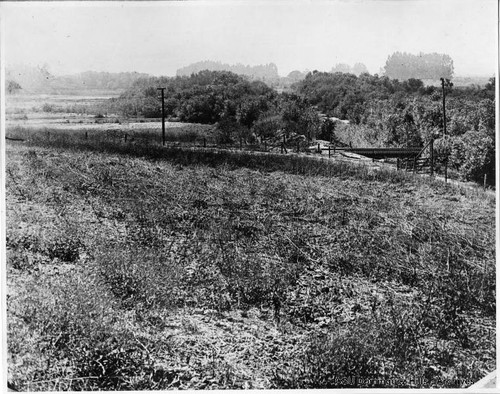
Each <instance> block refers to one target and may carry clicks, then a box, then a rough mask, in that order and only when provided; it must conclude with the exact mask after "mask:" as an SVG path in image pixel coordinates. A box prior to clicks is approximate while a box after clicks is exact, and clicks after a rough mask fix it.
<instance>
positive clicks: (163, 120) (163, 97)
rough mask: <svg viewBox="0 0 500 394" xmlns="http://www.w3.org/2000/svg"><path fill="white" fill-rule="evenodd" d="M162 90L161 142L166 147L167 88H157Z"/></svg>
mask: <svg viewBox="0 0 500 394" xmlns="http://www.w3.org/2000/svg"><path fill="white" fill-rule="evenodd" d="M156 90H161V141H162V145H163V146H165V88H156Z"/></svg>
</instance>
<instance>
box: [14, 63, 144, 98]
mask: <svg viewBox="0 0 500 394" xmlns="http://www.w3.org/2000/svg"><path fill="white" fill-rule="evenodd" d="M5 75H6V79H8V80H9V81H11V82H13V83H17V84H19V85H20V86H22V87H23V89H24V90H26V91H27V92H30V93H46V94H58V93H67V92H71V93H72V94H73V93H75V92H82V91H88V90H108V91H123V90H125V89H128V88H130V87H131V86H132V84H133V83H134V81H136V80H137V79H139V78H144V77H147V74H141V73H137V72H120V73H109V72H96V71H86V72H82V73H78V74H73V75H63V76H56V75H53V74H51V73H50V71H49V68H48V66H47V65H44V66H36V67H33V66H25V65H24V66H15V67H8V68H6V70H5ZM12 86H13V85H12Z"/></svg>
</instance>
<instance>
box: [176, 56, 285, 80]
mask: <svg viewBox="0 0 500 394" xmlns="http://www.w3.org/2000/svg"><path fill="white" fill-rule="evenodd" d="M203 70H210V71H230V72H233V73H235V74H239V75H245V76H247V77H250V78H251V79H256V80H261V81H275V80H277V79H279V75H278V67H277V66H276V64H274V63H269V64H265V65H257V66H248V65H243V64H241V63H238V64H234V65H231V64H225V63H221V62H214V61H210V60H205V61H201V62H197V63H193V64H190V65H188V66H186V67H182V68H180V69H178V70H177V73H176V74H177V76H180V77H181V76H190V75H191V74H196V73H199V72H200V71H203Z"/></svg>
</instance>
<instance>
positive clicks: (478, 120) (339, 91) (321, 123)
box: [114, 70, 495, 180]
mask: <svg viewBox="0 0 500 394" xmlns="http://www.w3.org/2000/svg"><path fill="white" fill-rule="evenodd" d="M297 77H298V75H297ZM159 86H162V87H166V99H165V108H166V114H167V116H168V117H170V118H173V119H176V120H180V121H185V122H195V123H208V124H217V126H218V130H219V133H220V136H219V137H220V142H235V141H238V140H239V141H246V142H252V141H254V140H255V139H260V140H261V141H262V140H269V139H274V140H275V141H280V140H281V139H282V138H283V136H285V138H287V139H290V138H292V139H293V138H297V137H301V138H303V139H304V140H305V141H307V140H311V139H314V138H320V139H325V140H328V139H331V138H337V137H338V135H337V133H338V132H340V130H336V125H335V124H334V123H332V122H331V121H330V120H325V119H328V118H332V117H337V118H340V119H347V120H349V121H350V125H349V126H348V128H347V129H345V127H344V128H343V129H344V132H346V130H347V132H348V133H349V134H350V136H349V138H351V141H355V142H356V145H358V146H359V145H363V146H365V147H368V146H394V147H402V146H423V145H424V144H425V143H427V142H428V141H429V140H430V138H437V143H436V146H438V147H439V149H446V150H447V152H448V153H449V158H450V161H449V165H450V167H451V168H454V169H456V170H457V171H458V172H459V173H460V174H461V175H462V177H463V178H464V179H476V180H477V179H478V178H480V177H482V176H483V175H484V174H489V175H488V177H489V178H490V179H493V178H494V177H493V174H494V156H495V138H494V130H495V105H494V99H495V94H494V92H495V81H494V79H491V80H490V82H489V83H488V84H487V85H486V86H485V87H482V88H481V87H478V86H470V87H454V88H452V89H448V90H447V112H446V116H447V126H448V127H447V135H446V136H445V137H443V112H442V91H441V88H440V87H436V86H425V85H424V83H423V82H422V81H421V80H420V79H415V78H410V79H408V80H405V81H402V82H401V81H399V80H395V79H390V78H388V77H387V76H383V77H381V76H378V75H369V74H367V73H363V74H361V75H360V76H359V77H358V76H356V75H354V74H351V73H340V72H336V73H326V72H318V71H314V72H312V73H308V74H307V75H306V77H305V78H304V79H303V80H300V81H299V82H297V83H296V84H295V85H294V89H295V91H294V93H278V92H276V90H274V89H272V88H270V87H269V86H268V85H266V84H265V83H263V82H261V81H251V80H250V79H249V78H247V77H244V76H240V75H236V74H234V73H231V72H227V71H208V70H205V71H201V72H199V73H196V74H191V75H190V76H182V77H180V76H177V77H175V78H166V77H162V78H153V77H150V78H141V79H139V80H137V81H136V82H135V83H134V84H133V86H132V88H131V89H129V90H127V92H126V93H124V94H123V95H122V96H121V97H120V98H119V99H116V100H115V101H114V105H115V106H116V107H117V108H119V109H120V110H121V111H122V112H123V113H124V114H125V115H127V116H145V117H160V116H161V102H160V100H159V93H158V91H157V89H156V88H157V87H159ZM320 114H325V115H326V117H323V118H321V117H320ZM341 139H342V138H341ZM344 142H347V141H344Z"/></svg>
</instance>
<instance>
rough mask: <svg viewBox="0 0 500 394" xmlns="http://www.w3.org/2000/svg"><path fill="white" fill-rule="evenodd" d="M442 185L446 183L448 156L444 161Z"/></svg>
mask: <svg viewBox="0 0 500 394" xmlns="http://www.w3.org/2000/svg"><path fill="white" fill-rule="evenodd" d="M444 183H448V156H446V159H445V160H444Z"/></svg>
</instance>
